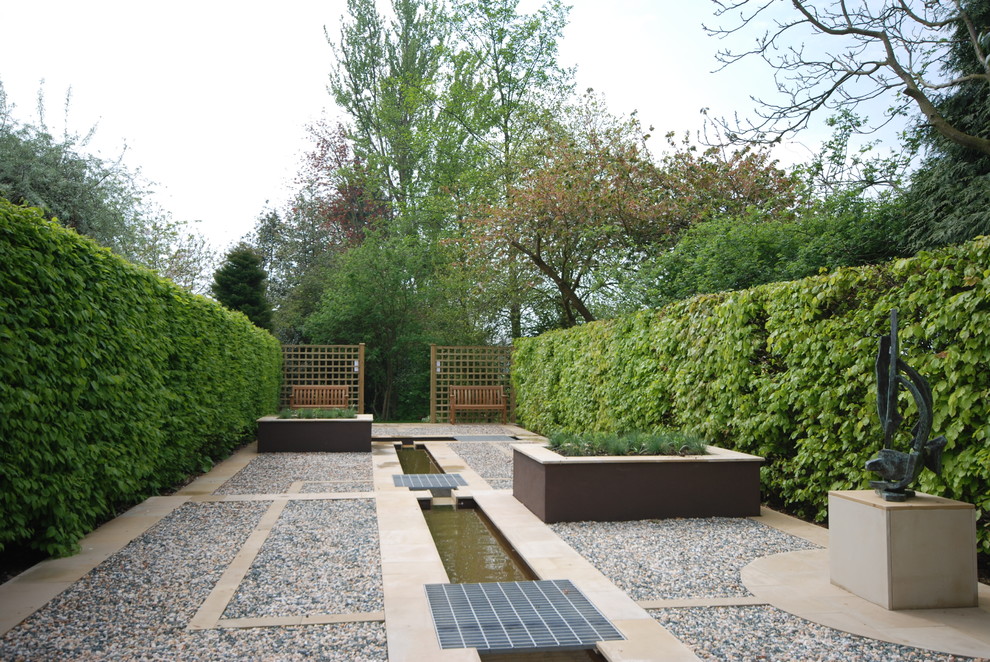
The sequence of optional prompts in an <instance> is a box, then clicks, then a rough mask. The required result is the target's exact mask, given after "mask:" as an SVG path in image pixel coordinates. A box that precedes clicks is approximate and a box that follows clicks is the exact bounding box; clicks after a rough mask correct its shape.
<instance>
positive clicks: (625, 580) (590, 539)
mask: <svg viewBox="0 0 990 662" xmlns="http://www.w3.org/2000/svg"><path fill="white" fill-rule="evenodd" d="M549 526H550V528H551V529H552V530H553V531H554V532H555V533H556V534H557V535H558V536H560V537H561V538H563V539H564V541H566V542H567V543H568V544H569V545H570V546H571V547H573V548H574V549H575V550H577V552H578V553H580V554H581V555H582V556H584V557H585V558H586V559H588V561H589V562H591V564H592V565H594V566H595V567H596V568H598V570H600V571H601V572H602V573H603V574H604V575H605V576H606V577H608V578H609V579H611V580H612V581H613V582H614V583H615V585H616V586H618V587H619V588H621V589H622V590H623V591H625V592H626V593H628V594H629V596H630V597H631V598H632V599H634V600H665V599H673V598H718V597H734V596H749V595H752V594H751V593H750V592H749V591H748V590H747V589H746V587H745V586H743V583H742V578H741V577H740V570H742V568H743V567H744V566H746V565H747V564H748V563H749V562H750V561H753V560H755V559H758V558H760V557H763V556H770V555H772V554H779V553H781V552H793V551H797V550H802V549H820V547H818V546H817V545H815V544H813V543H810V542H808V541H806V540H804V539H802V538H798V537H796V536H792V535H790V534H787V533H784V532H782V531H779V530H777V529H774V528H771V527H769V526H766V525H765V524H760V523H759V522H755V521H753V520H751V519H745V518H724V517H712V518H697V519H695V518H691V519H665V520H636V521H631V522H564V523H557V524H551V525H549Z"/></svg>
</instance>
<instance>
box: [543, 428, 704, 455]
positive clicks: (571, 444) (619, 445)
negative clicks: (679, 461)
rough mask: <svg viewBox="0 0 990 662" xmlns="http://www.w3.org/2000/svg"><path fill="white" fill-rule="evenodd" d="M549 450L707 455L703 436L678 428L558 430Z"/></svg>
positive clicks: (581, 452) (589, 452)
mask: <svg viewBox="0 0 990 662" xmlns="http://www.w3.org/2000/svg"><path fill="white" fill-rule="evenodd" d="M549 439H550V449H551V450H554V451H556V452H558V453H560V454H561V455H571V456H587V455H706V454H707V453H708V450H707V446H708V444H707V443H706V442H705V440H704V439H701V438H700V437H697V436H695V435H693V434H688V433H685V432H680V431H678V430H664V431H661V432H657V433H648V432H627V433H623V434H609V433H594V432H592V433H581V434H577V433H570V432H555V433H552V434H551V435H550V437H549Z"/></svg>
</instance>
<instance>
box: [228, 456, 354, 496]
mask: <svg viewBox="0 0 990 662" xmlns="http://www.w3.org/2000/svg"><path fill="white" fill-rule="evenodd" d="M372 468H373V465H372V462H371V453H265V454H263V455H259V456H258V457H256V458H255V459H253V460H251V462H250V463H249V464H248V465H247V466H246V467H244V468H243V469H241V470H240V471H239V472H237V473H236V474H235V475H233V476H231V478H230V479H229V480H228V481H227V482H225V483H224V484H223V485H221V486H220V488H219V489H217V490H216V492H214V494H282V493H284V492H286V491H288V489H289V487H290V486H291V485H292V483H293V482H295V481H297V480H304V481H316V482H320V481H354V482H367V483H368V484H371V481H372Z"/></svg>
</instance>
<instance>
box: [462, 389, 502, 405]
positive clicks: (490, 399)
mask: <svg viewBox="0 0 990 662" xmlns="http://www.w3.org/2000/svg"><path fill="white" fill-rule="evenodd" d="M449 394H450V403H451V404H453V405H496V406H498V405H502V404H504V403H505V389H504V388H503V387H501V386H451V387H450V391H449Z"/></svg>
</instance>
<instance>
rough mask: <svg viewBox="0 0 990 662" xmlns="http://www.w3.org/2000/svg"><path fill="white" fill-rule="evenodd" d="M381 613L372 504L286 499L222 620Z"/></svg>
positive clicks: (375, 527) (378, 563) (381, 600)
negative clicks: (285, 503)
mask: <svg viewBox="0 0 990 662" xmlns="http://www.w3.org/2000/svg"><path fill="white" fill-rule="evenodd" d="M383 609H384V596H383V594H382V577H381V555H380V552H379V547H378V520H377V517H376V514H375V502H374V500H372V499H340V500H332V501H331V500H321V501H293V502H290V503H289V504H288V505H287V506H286V507H285V510H283V511H282V514H281V516H280V517H279V519H278V521H277V522H276V524H275V526H274V527H273V528H272V531H271V533H270V534H269V536H268V539H267V540H266V541H265V543H264V544H263V545H262V546H261V550H259V552H258V556H257V557H255V560H254V563H253V564H252V565H251V569H250V570H248V573H247V575H245V577H244V579H243V580H242V581H241V585H240V587H239V588H238V590H237V592H236V593H235V594H234V597H233V599H232V600H231V601H230V603H229V604H228V605H227V610H226V612H225V613H224V615H223V617H224V618H256V617H263V616H299V615H308V614H353V613H361V612H377V611H382V610H383Z"/></svg>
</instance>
